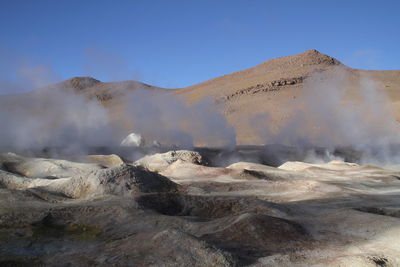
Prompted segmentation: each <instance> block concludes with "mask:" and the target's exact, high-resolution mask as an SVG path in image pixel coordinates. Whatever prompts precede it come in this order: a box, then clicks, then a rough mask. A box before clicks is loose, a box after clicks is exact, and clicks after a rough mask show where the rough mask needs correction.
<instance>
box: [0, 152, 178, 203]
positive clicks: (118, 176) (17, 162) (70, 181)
mask: <svg viewBox="0 0 400 267" xmlns="http://www.w3.org/2000/svg"><path fill="white" fill-rule="evenodd" d="M10 156H11V157H12V159H13V160H14V162H10ZM6 158H7V160H4V157H3V161H2V162H1V163H2V166H3V168H2V170H0V186H1V187H5V188H8V189H37V190H40V191H45V192H48V193H51V194H56V195H62V196H65V197H69V198H87V197H92V196H98V195H133V194H137V193H149V192H175V191H176V190H177V189H178V185H177V184H175V183H174V182H172V181H170V180H169V179H168V178H166V177H164V176H162V175H159V174H156V173H153V172H150V171H147V170H145V169H143V168H141V167H135V166H126V165H122V166H118V167H113V168H107V169H103V168H101V167H99V166H98V165H93V164H84V163H75V162H69V161H61V162H62V164H60V161H59V160H49V159H29V158H23V157H19V156H17V155H9V156H8V157H6ZM10 166H11V167H12V170H13V172H10V169H11V168H10ZM70 168H71V169H70ZM74 168H75V169H74ZM38 177H39V178H38Z"/></svg>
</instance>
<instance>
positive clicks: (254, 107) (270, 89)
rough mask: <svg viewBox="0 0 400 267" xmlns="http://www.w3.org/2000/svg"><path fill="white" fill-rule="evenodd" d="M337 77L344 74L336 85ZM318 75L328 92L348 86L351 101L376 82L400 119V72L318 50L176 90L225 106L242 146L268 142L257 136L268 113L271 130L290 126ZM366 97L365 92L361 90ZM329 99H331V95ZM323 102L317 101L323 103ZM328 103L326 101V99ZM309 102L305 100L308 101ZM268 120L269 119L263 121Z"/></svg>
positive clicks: (192, 98)
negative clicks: (364, 66)
mask: <svg viewBox="0 0 400 267" xmlns="http://www.w3.org/2000/svg"><path fill="white" fill-rule="evenodd" d="M338 76H345V78H343V81H341V83H340V84H335V83H336V81H335V80H336V79H337V77H338ZM314 77H317V78H318V79H320V81H319V82H318V84H317V85H315V83H314V85H313V86H328V85H327V84H332V85H331V87H333V88H329V90H338V89H339V88H335V86H336V87H345V91H346V93H347V94H349V95H348V96H347V100H348V101H357V100H358V99H359V98H360V94H359V93H360V82H361V83H362V82H363V80H364V79H368V81H373V83H374V85H373V86H374V87H376V90H377V91H379V92H383V93H384V94H385V95H387V97H388V98H389V99H390V103H391V105H392V108H393V110H394V113H395V115H396V117H397V118H400V102H399V101H400V90H399V89H400V71H398V70H385V71H372V70H359V69H352V68H350V67H347V66H345V65H344V64H342V63H341V62H339V61H338V60H336V59H335V58H333V57H330V56H327V55H324V54H322V53H320V52H318V51H317V50H308V51H305V52H303V53H301V54H297V55H293V56H287V57H281V58H276V59H272V60H268V61H265V62H264V63H261V64H259V65H257V66H255V67H253V68H249V69H246V70H243V71H239V72H235V73H232V74H228V75H224V76H221V77H218V78H215V79H211V80H209V81H206V82H203V83H199V84H196V85H193V86H189V87H186V88H181V89H178V90H176V91H174V92H175V93H176V94H177V95H179V96H181V97H183V98H184V99H185V100H187V101H189V102H195V101H198V100H200V99H202V98H204V97H212V98H214V99H216V100H217V101H218V102H219V103H221V104H222V106H223V113H224V115H225V116H226V118H227V119H228V121H229V123H230V124H232V125H233V126H235V128H236V133H237V139H238V143H242V144H252V143H263V141H264V140H262V138H260V136H259V134H258V133H256V132H255V130H254V127H257V125H256V126H255V125H254V124H258V121H254V118H257V115H259V114H264V117H265V116H267V117H268V122H265V123H269V124H272V126H271V127H272V128H274V127H281V126H282V125H285V121H288V120H290V119H291V118H292V117H293V116H295V115H296V112H297V111H298V109H299V108H304V107H301V106H300V105H301V104H303V105H304V103H299V102H301V101H302V99H303V100H304V94H305V93H306V92H307V90H306V89H307V87H309V86H310V82H309V81H310V80H311V79H312V78H314ZM361 94H364V93H363V92H361ZM326 97H328V95H327V96H326ZM320 100H321V99H319V100H318V101H320ZM323 101H327V100H326V99H325V100H323ZM303 102H304V101H303ZM264 121H265V120H264Z"/></svg>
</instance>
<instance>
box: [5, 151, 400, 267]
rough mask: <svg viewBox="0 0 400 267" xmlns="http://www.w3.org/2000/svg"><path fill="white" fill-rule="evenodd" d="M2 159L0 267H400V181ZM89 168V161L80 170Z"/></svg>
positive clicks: (317, 167)
mask: <svg viewBox="0 0 400 267" xmlns="http://www.w3.org/2000/svg"><path fill="white" fill-rule="evenodd" d="M89 160H90V162H91V163H80V162H72V161H67V160H57V159H48V158H31V157H23V156H19V155H16V154H12V153H6V154H2V155H1V156H0V169H1V170H0V194H1V197H0V240H1V242H0V265H2V266H28V265H29V266H43V265H48V266H88V265H100V266H110V265H114V266H126V265H130V266H398V265H399V264H400V257H399V255H400V245H399V244H398V242H397V239H398V236H399V235H400V209H399V208H398V207H399V203H400V197H399V193H400V178H399V177H400V173H399V172H397V171H394V170H389V169H383V168H380V167H375V166H360V165H357V164H354V163H346V162H343V161H332V162H329V163H323V164H309V163H303V162H286V163H285V164H283V165H281V166H279V167H271V166H267V165H262V164H258V163H249V162H237V163H234V164H231V165H229V166H227V167H211V166H212V165H210V164H209V163H208V162H207V160H206V159H205V158H204V157H203V156H202V155H201V154H199V153H198V152H193V151H170V152H167V153H163V154H153V155H148V156H146V157H144V158H142V159H139V160H136V161H135V162H129V161H125V162H124V161H123V160H122V159H121V158H119V157H118V156H117V155H91V156H89V157H87V158H86V160H85V162H87V161H89ZM80 161H82V160H80Z"/></svg>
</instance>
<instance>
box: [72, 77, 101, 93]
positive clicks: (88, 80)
mask: <svg viewBox="0 0 400 267" xmlns="http://www.w3.org/2000/svg"><path fill="white" fill-rule="evenodd" d="M65 82H66V83H67V84H68V85H69V86H72V87H73V88H74V89H77V90H83V89H86V88H89V87H92V86H94V85H96V84H98V83H101V82H100V81H99V80H96V79H95V78H92V77H87V76H82V77H73V78H70V79H68V80H66V81H65Z"/></svg>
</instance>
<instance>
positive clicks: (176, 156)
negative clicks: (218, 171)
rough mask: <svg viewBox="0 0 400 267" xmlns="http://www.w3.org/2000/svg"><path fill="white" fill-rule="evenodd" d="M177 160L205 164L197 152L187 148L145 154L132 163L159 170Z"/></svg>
mask: <svg viewBox="0 0 400 267" xmlns="http://www.w3.org/2000/svg"><path fill="white" fill-rule="evenodd" d="M178 160H180V161H182V162H187V163H192V164H198V165H204V164H206V163H205V160H204V159H203V157H202V156H201V155H200V154H199V153H198V152H195V151H189V150H177V151H169V152H166V153H157V154H154V155H150V156H145V157H143V158H141V159H139V160H137V161H135V163H134V164H135V165H139V166H143V167H144V168H146V169H148V170H150V171H154V172H161V171H163V170H165V169H167V168H168V166H170V165H171V164H172V163H174V162H176V161H178Z"/></svg>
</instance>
